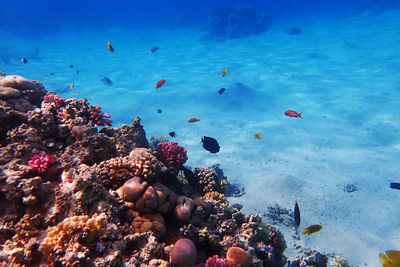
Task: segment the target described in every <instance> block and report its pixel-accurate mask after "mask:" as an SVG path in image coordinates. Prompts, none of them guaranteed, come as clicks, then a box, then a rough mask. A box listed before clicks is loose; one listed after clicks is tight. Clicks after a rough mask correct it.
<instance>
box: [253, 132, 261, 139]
mask: <svg viewBox="0 0 400 267" xmlns="http://www.w3.org/2000/svg"><path fill="white" fill-rule="evenodd" d="M254 138H255V139H262V138H263V136H262V134H259V133H258V134H255V135H254Z"/></svg>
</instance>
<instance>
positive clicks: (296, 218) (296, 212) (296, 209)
mask: <svg viewBox="0 0 400 267" xmlns="http://www.w3.org/2000/svg"><path fill="white" fill-rule="evenodd" d="M293 217H294V224H295V225H296V228H297V227H299V226H300V222H301V218H300V208H299V203H297V199H296V203H295V204H294V212H293Z"/></svg>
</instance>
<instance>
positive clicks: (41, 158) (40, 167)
mask: <svg viewBox="0 0 400 267" xmlns="http://www.w3.org/2000/svg"><path fill="white" fill-rule="evenodd" d="M54 163H56V159H55V158H53V157H52V156H50V155H49V154H46V153H40V154H35V155H34V156H33V157H32V159H31V160H30V161H28V164H29V166H30V167H31V169H32V170H35V171H37V172H40V173H44V172H46V171H47V169H48V168H49V167H50V166H51V165H53V164H54Z"/></svg>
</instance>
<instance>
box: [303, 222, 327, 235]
mask: <svg viewBox="0 0 400 267" xmlns="http://www.w3.org/2000/svg"><path fill="white" fill-rule="evenodd" d="M321 229H322V225H320V224H314V225H311V226H308V227H307V228H306V229H304V231H303V233H302V234H303V235H311V234H313V233H316V232H319V231H321Z"/></svg>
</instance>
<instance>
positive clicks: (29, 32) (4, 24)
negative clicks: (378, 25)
mask: <svg viewBox="0 0 400 267" xmlns="http://www.w3.org/2000/svg"><path fill="white" fill-rule="evenodd" d="M237 4H240V5H247V6H250V7H252V8H254V9H257V10H259V11H262V12H266V13H267V14H268V15H269V16H271V17H272V18H273V19H281V18H293V17H297V16H308V15H312V16H318V15H324V14H330V15H333V16H347V15H351V14H355V13H359V12H364V11H366V10H370V11H373V12H375V11H382V10H387V9H390V8H395V7H398V6H399V5H400V1H399V0H380V1H379V0H377V1H372V0H371V1H368V0H353V1H346V0H336V1H331V0H329V1H320V0H304V1H298V0H283V1H273V0H268V1H263V0H248V1H237V0H220V1H215V0H201V1H193V0H190V1H185V0H168V1H163V0H159V1H137V0H133V1H127V0H123V1H116V2H111V1H98V0H84V1H81V0H69V1H59V0H35V1H29V0H3V1H1V8H0V28H3V29H7V30H9V31H11V32H14V33H17V34H22V35H24V36H32V37H35V36H36V37H37V36H41V35H47V34H51V33H52V32H57V31H59V30H60V29H61V27H63V26H68V27H72V28H74V27H75V28H77V29H82V28H86V27H89V28H94V29H106V28H108V27H112V26H119V27H126V28H128V29H146V28H166V27H167V28H177V27H178V28H179V27H199V26H202V25H204V24H206V23H207V20H208V18H209V16H210V14H212V12H213V10H214V9H215V8H216V7H221V6H229V5H237Z"/></svg>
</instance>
